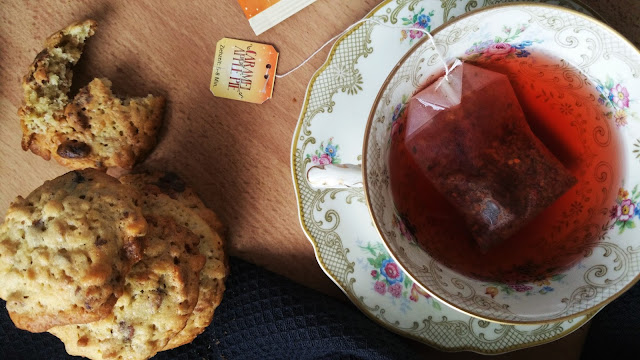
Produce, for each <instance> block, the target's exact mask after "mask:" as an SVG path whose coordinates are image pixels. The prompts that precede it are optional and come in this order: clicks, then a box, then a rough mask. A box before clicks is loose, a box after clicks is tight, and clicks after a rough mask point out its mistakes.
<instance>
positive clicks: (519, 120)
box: [400, 63, 576, 251]
mask: <svg viewBox="0 0 640 360" xmlns="http://www.w3.org/2000/svg"><path fill="white" fill-rule="evenodd" d="M405 121H406V123H405V127H404V131H403V132H402V134H401V135H400V136H404V137H405V138H404V143H405V144H406V146H407V149H408V150H409V151H408V153H410V154H413V156H414V157H415V160H416V162H417V163H418V166H419V168H420V170H421V171H423V172H424V174H425V175H426V176H427V178H428V179H429V180H430V181H431V182H432V183H433V185H434V186H435V188H436V189H437V190H438V191H439V192H440V193H442V194H444V195H445V197H446V198H447V199H448V201H449V202H451V204H452V205H453V206H454V207H455V208H456V209H457V210H458V211H459V212H460V214H461V215H462V217H463V219H464V222H465V223H466V225H467V227H468V229H469V231H470V232H471V234H472V236H473V237H474V238H475V240H476V242H477V244H478V245H479V247H480V249H481V250H483V251H484V250H487V249H488V248H490V247H491V246H493V245H496V244H498V243H500V242H502V241H504V240H505V239H507V238H509V237H511V236H512V235H513V234H514V233H515V232H516V231H518V229H520V228H521V227H522V226H524V225H525V224H527V223H528V222H529V221H530V220H532V219H533V218H534V217H535V216H536V215H538V214H539V213H540V212H541V211H543V210H544V209H545V208H547V207H548V206H549V205H551V204H552V203H553V202H554V201H555V200H557V199H558V198H559V197H560V196H561V195H562V194H564V193H565V192H566V191H567V190H568V189H569V188H571V187H572V186H573V185H575V183H576V178H575V177H574V176H572V175H571V174H570V173H569V171H568V170H567V169H566V168H565V167H564V166H563V165H562V163H560V161H559V160H558V159H556V158H555V156H554V155H553V154H552V153H551V152H550V151H549V150H548V149H547V148H546V147H545V146H544V144H543V143H542V142H541V141H540V140H539V139H538V138H537V137H536V136H535V135H534V134H533V132H532V131H531V129H530V128H529V125H528V124H527V121H526V118H525V115H524V113H523V112H522V108H521V107H520V104H519V103H518V99H517V98H516V95H515V93H514V91H513V88H512V87H511V84H510V83H509V79H508V78H507V77H506V76H505V75H503V74H500V73H497V72H493V71H489V70H485V69H482V68H480V67H477V66H474V65H471V64H467V63H461V64H459V65H458V66H455V67H454V68H453V70H452V71H451V72H450V73H449V74H448V76H447V79H445V78H444V77H443V78H441V79H439V80H437V81H435V82H434V83H433V84H432V85H430V86H428V87H427V88H426V89H424V90H422V91H421V92H419V93H418V94H416V95H415V96H414V97H413V98H411V100H410V101H409V105H408V109H407V118H406V120H405Z"/></svg>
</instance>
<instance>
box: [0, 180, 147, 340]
mask: <svg viewBox="0 0 640 360" xmlns="http://www.w3.org/2000/svg"><path fill="white" fill-rule="evenodd" d="M139 202H140V199H139V194H138V193H137V191H136V190H134V189H133V188H131V187H128V186H126V185H122V184H121V183H120V182H118V180H116V179H115V178H113V177H111V176H108V175H106V174H104V173H102V172H100V171H97V170H94V169H87V170H76V171H72V172H69V173H67V174H65V175H62V176H60V177H58V178H56V179H54V180H51V181H47V182H45V183H44V184H43V185H42V186H40V187H39V188H37V189H36V190H34V191H33V192H32V193H31V194H29V196H27V197H26V198H22V197H20V196H19V197H18V198H17V199H16V200H15V201H14V202H13V203H12V204H11V206H10V207H9V210H8V212H7V216H6V219H5V221H4V223H3V224H2V226H1V227H0V298H2V299H4V300H6V301H7V310H8V312H9V315H10V317H11V319H12V320H13V322H14V323H15V325H16V326H17V327H19V328H21V329H25V330H29V331H32V332H42V331H46V330H47V329H49V328H51V327H53V326H56V325H64V324H79V323H87V322H91V321H96V320H99V319H102V318H104V317H106V316H107V315H108V314H109V313H110V312H111V309H112V307H113V305H114V304H115V302H116V300H117V298H118V297H119V296H120V295H121V294H122V288H123V284H124V277H125V275H126V274H127V273H128V272H129V270H130V268H131V266H132V265H133V264H134V263H135V262H137V261H138V260H139V259H140V244H139V237H140V236H143V235H144V234H145V232H146V227H147V222H146V221H145V219H144V217H143V215H142V210H141V208H140V206H139V205H138V203H139Z"/></svg>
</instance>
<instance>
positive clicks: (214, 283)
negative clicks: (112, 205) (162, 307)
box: [120, 172, 228, 350]
mask: <svg viewBox="0 0 640 360" xmlns="http://www.w3.org/2000/svg"><path fill="white" fill-rule="evenodd" d="M120 181H122V182H123V183H124V184H127V185H131V186H133V187H135V188H137V189H139V190H140V192H141V193H142V197H143V205H142V207H143V211H148V212H149V213H151V214H155V215H157V216H170V217H172V218H174V219H175V220H176V221H177V222H178V223H179V224H183V225H184V226H186V227H187V228H188V229H190V230H191V231H192V232H193V233H195V234H196V235H198V236H199V237H200V245H199V250H200V253H201V254H203V255H205V256H206V258H207V262H206V263H205V265H204V268H203V269H202V272H201V273H200V294H199V297H198V303H197V304H196V307H195V309H194V310H193V314H192V315H191V317H190V318H189V321H188V322H187V325H186V326H185V328H184V329H183V330H182V331H181V332H180V333H179V334H178V335H176V336H175V337H174V338H172V339H171V340H170V341H169V343H168V344H167V346H166V347H165V350H167V349H172V348H175V347H178V346H180V345H183V344H187V343H190V342H191V341H192V340H193V339H195V337H196V336H198V335H199V334H200V333H202V332H203V331H204V330H205V329H206V327H207V326H209V324H210V323H211V320H212V319H213V313H214V311H215V309H216V307H217V306H218V305H219V304H220V302H221V301H222V295H223V293H224V290H225V287H224V279H225V277H226V275H227V273H228V270H227V261H226V255H225V252H224V244H223V240H222V238H221V237H220V235H219V234H218V233H217V232H216V230H215V229H216V228H218V229H220V228H221V225H220V222H219V220H218V218H217V217H216V215H215V214H214V213H213V212H212V211H211V210H209V209H208V208H207V207H206V206H205V205H204V204H203V203H202V201H201V200H200V199H199V198H198V197H197V195H196V194H195V192H194V191H193V190H192V189H191V188H189V187H188V186H187V185H186V184H185V183H184V181H182V180H181V179H180V178H179V177H178V176H177V175H175V174H172V173H160V172H156V173H143V174H132V175H125V176H123V177H121V178H120Z"/></svg>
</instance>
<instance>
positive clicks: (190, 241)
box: [49, 215, 205, 360]
mask: <svg viewBox="0 0 640 360" xmlns="http://www.w3.org/2000/svg"><path fill="white" fill-rule="evenodd" d="M146 218H147V221H148V223H149V231H148V234H147V236H145V237H144V240H143V243H144V252H143V255H142V260H140V262H138V263H137V264H135V265H134V266H133V268H132V269H131V272H130V273H129V274H128V275H127V277H126V280H125V287H124V289H125V290H124V294H123V295H122V296H121V297H120V298H119V299H118V301H117V302H116V304H115V306H114V308H113V313H112V314H111V315H109V316H108V317H107V318H105V319H102V320H99V321H96V322H92V323H89V324H82V325H66V326H60V327H54V328H52V329H50V330H49V332H50V333H52V334H54V335H55V336H57V337H58V338H60V339H61V340H62V341H63V342H64V344H65V347H66V349H67V352H68V353H69V354H71V355H81V356H85V357H88V358H91V359H107V358H108V359H130V360H134V359H148V358H150V357H152V356H154V355H155V354H156V353H157V352H158V351H161V350H162V349H163V348H164V346H165V345H166V344H167V342H168V341H169V339H170V338H172V337H173V336H175V335H176V334H177V333H178V332H179V331H180V330H182V329H183V328H184V327H185V325H186V323H187V319H188V318H189V316H190V315H191V313H192V312H193V309H194V307H195V305H196V302H197V300H198V287H199V272H200V270H201V269H202V267H203V265H204V262H205V258H204V256H202V255H200V254H199V252H198V242H199V239H198V237H197V236H196V235H195V234H193V233H192V232H191V231H189V230H188V229H187V228H185V227H183V226H180V225H178V224H176V222H175V221H174V220H173V219H171V218H169V217H156V216H148V215H147V216H146Z"/></svg>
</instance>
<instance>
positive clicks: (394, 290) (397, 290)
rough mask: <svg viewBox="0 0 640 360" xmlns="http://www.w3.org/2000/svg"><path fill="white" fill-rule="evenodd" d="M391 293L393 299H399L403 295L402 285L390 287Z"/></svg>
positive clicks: (396, 284)
mask: <svg viewBox="0 0 640 360" xmlns="http://www.w3.org/2000/svg"><path fill="white" fill-rule="evenodd" d="M389 293H391V295H392V296H393V297H396V298H399V297H400V295H402V284H400V283H395V284H393V285H391V286H389Z"/></svg>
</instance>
